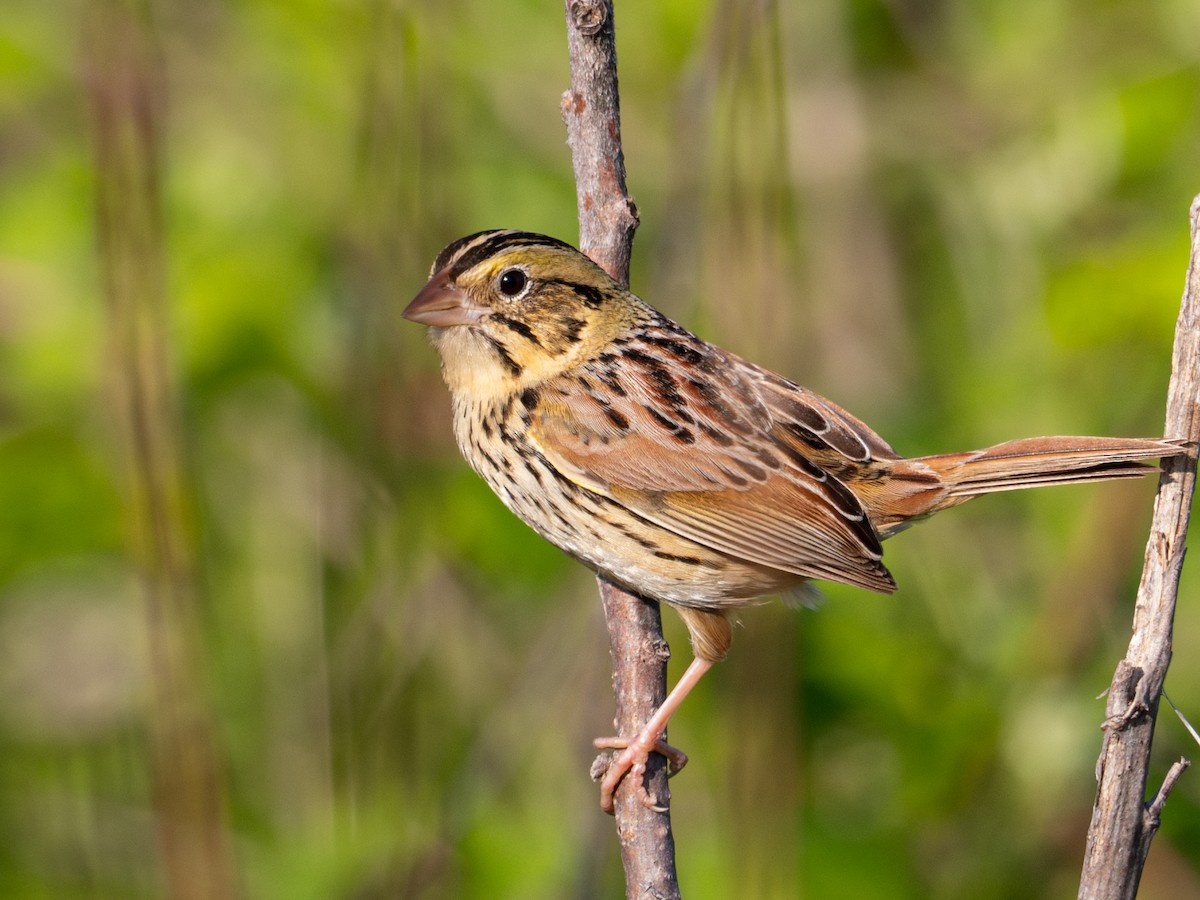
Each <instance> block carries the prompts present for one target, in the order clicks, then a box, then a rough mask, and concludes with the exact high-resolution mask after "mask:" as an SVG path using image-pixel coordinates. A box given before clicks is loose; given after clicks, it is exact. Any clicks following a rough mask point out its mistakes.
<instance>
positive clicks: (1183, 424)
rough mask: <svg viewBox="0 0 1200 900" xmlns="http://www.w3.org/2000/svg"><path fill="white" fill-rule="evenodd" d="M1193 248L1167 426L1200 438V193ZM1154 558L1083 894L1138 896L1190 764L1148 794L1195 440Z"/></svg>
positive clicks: (1182, 460)
mask: <svg viewBox="0 0 1200 900" xmlns="http://www.w3.org/2000/svg"><path fill="white" fill-rule="evenodd" d="M1191 230H1192V252H1191V260H1190V263H1189V265H1188V273H1187V282H1186V284H1185V286H1184V291H1183V300H1182V303H1181V305H1180V310H1179V320H1178V323H1177V324H1176V330H1175V352H1174V359H1173V360H1172V364H1171V383H1170V387H1169V389H1168V394H1167V422H1166V431H1165V434H1166V436H1167V437H1169V438H1175V439H1178V440H1184V441H1188V442H1189V443H1191V444H1192V446H1193V448H1194V446H1195V444H1196V442H1197V441H1200V407H1198V406H1197V391H1200V197H1197V198H1196V199H1195V200H1194V201H1193V202H1192V208H1191ZM1162 470H1163V472H1162V477H1161V479H1160V480H1159V486H1158V495H1157V497H1156V498H1155V502H1154V519H1153V522H1152V523H1151V528H1150V539H1149V542H1148V543H1147V546H1146V561H1145V566H1144V568H1143V570H1142V581H1141V585H1140V586H1139V587H1138V595H1137V604H1136V606H1135V608H1134V615H1133V637H1132V638H1131V639H1130V641H1129V649H1128V651H1127V652H1126V654H1125V658H1124V659H1122V660H1121V661H1120V662H1119V663H1118V664H1117V669H1116V672H1115V673H1114V674H1113V681H1112V686H1111V687H1110V688H1109V691H1108V704H1107V710H1106V719H1105V722H1104V746H1103V749H1102V750H1101V752H1100V759H1099V760H1098V761H1097V763H1096V779H1097V781H1098V782H1099V787H1098V789H1097V793H1096V804H1095V807H1094V808H1093V810H1092V823H1091V827H1090V828H1089V830H1088V840H1087V851H1086V853H1085V856H1084V861H1083V875H1082V877H1081V879H1080V883H1079V897H1080V898H1081V900H1118V898H1120V900H1131V898H1133V897H1134V896H1135V895H1136V894H1137V889H1138V882H1139V881H1140V879H1141V875H1142V867H1143V866H1144V865H1145V862H1146V855H1147V854H1148V853H1149V852H1150V841H1151V839H1152V838H1153V837H1154V834H1155V832H1157V831H1158V824H1159V814H1160V813H1161V811H1162V808H1163V804H1165V803H1166V800H1167V795H1168V794H1169V793H1170V791H1171V788H1172V787H1173V786H1174V784H1175V782H1176V781H1177V780H1178V778H1179V776H1180V775H1182V774H1183V770H1184V769H1185V768H1186V766H1187V762H1186V760H1181V761H1180V762H1177V763H1176V764H1175V765H1174V766H1172V767H1171V770H1170V771H1169V772H1168V774H1167V777H1166V779H1165V780H1164V782H1163V785H1162V787H1161V788H1160V789H1159V791H1158V792H1157V794H1156V796H1155V799H1154V801H1153V803H1152V804H1150V805H1147V803H1146V799H1145V798H1146V783H1147V780H1148V773H1149V768H1150V747H1151V743H1152V741H1153V738H1154V720H1155V716H1156V715H1157V714H1158V700H1159V697H1160V696H1161V693H1162V686H1163V681H1164V679H1165V678H1166V675H1167V666H1168V665H1169V664H1170V661H1171V631H1172V626H1173V622H1174V618H1175V602H1176V595H1177V593H1178V589H1179V574H1180V571H1181V569H1182V568H1183V556H1184V551H1185V549H1186V548H1185V545H1184V539H1185V537H1186V535H1187V526H1188V517H1189V513H1190V511H1191V505H1192V494H1193V492H1194V490H1195V483H1196V456H1195V450H1194V449H1193V452H1192V453H1189V454H1188V455H1187V456H1179V457H1175V458H1174V459H1169V460H1164V461H1163V464H1162Z"/></svg>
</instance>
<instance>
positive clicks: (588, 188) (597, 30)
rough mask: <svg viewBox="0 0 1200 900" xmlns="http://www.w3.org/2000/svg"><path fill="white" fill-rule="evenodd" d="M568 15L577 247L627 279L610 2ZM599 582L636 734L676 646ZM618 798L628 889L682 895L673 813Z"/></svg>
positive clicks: (626, 202)
mask: <svg viewBox="0 0 1200 900" xmlns="http://www.w3.org/2000/svg"><path fill="white" fill-rule="evenodd" d="M566 14H567V45H568V49H569V52H570V59H571V89H570V90H569V91H567V92H566V93H565V94H564V95H563V101H562V113H563V120H564V121H565V122H566V125H567V141H568V143H569V144H570V146H571V156H572V159H573V161H574V166H575V186H576V194H577V199H578V205H579V234H580V242H579V246H580V249H581V250H583V252H584V253H586V254H587V255H588V256H590V257H591V258H592V259H594V260H595V261H596V262H597V263H599V264H600V265H601V266H602V267H603V268H604V269H605V270H606V271H607V272H608V273H609V274H610V275H612V276H613V277H614V278H616V279H617V280H618V281H620V282H622V283H623V284H628V283H629V258H630V253H631V251H632V248H633V234H634V231H635V230H636V228H637V224H638V216H637V208H636V207H635V206H634V204H633V201H632V200H631V199H630V198H629V194H628V192H627V191H626V188H625V158H624V155H623V154H622V152H621V113H620V104H619V100H618V93H617V51H616V39H615V32H614V29H613V4H612V0H566ZM599 586H600V598H601V600H602V602H603V604H604V616H605V621H606V622H607V624H608V631H609V640H610V645H611V649H612V658H613V692H614V695H615V698H616V723H615V724H616V727H617V732H618V733H619V734H622V735H632V734H636V733H637V732H638V731H639V730H640V729H641V727H642V726H643V725H644V724H645V722H646V721H647V720H649V718H650V717H651V716H652V715H653V714H654V711H655V710H656V709H657V708H658V707H659V706H660V705H661V704H662V702H663V699H664V698H665V697H666V688H667V659H668V657H669V656H670V651H669V650H668V648H667V644H666V641H664V640H663V636H662V620H661V617H660V615H659V608H658V604H657V603H654V602H652V601H648V600H644V599H642V598H640V597H637V596H636V595H634V594H630V593H628V592H626V591H624V590H622V589H621V588H619V587H617V586H615V585H613V584H610V583H608V582H607V581H605V580H604V579H603V578H601V579H599ZM645 777H646V781H647V787H648V789H649V791H650V795H651V796H653V797H658V798H666V797H667V796H668V791H667V770H666V764H665V761H664V760H663V759H662V758H661V757H660V756H658V755H657V754H651V756H650V762H649V765H648V767H647V772H646V776H645ZM615 803H616V809H615V815H616V819H617V834H618V837H619V840H620V844H621V861H622V863H623V865H624V867H625V885H626V888H625V890H626V896H627V897H629V898H642V897H654V898H661V900H670V898H678V897H679V884H678V879H677V877H676V873H675V840H674V837H673V835H672V833H671V817H670V813H669V812H656V811H654V810H651V809H647V808H646V807H645V806H643V805H642V803H641V802H640V800H639V799H638V795H637V793H636V791H635V790H634V785H633V784H632V779H630V778H626V779H625V780H624V781H623V782H622V783H621V785H620V786H619V787H618V789H617V793H616V798H615Z"/></svg>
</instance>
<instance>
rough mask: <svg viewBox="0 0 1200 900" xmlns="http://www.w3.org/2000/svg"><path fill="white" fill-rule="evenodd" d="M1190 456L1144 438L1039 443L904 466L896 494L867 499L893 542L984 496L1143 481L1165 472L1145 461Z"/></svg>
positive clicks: (898, 466)
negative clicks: (917, 524)
mask: <svg viewBox="0 0 1200 900" xmlns="http://www.w3.org/2000/svg"><path fill="white" fill-rule="evenodd" d="M1185 452H1187V449H1186V447H1184V446H1182V445H1181V444H1179V443H1176V442H1174V441H1165V440H1152V439H1140V438H1096V437H1039V438H1024V439H1022V440H1017V441H1008V442H1006V443H1003V444H997V445H996V446H995V447H988V448H987V449H986V450H973V451H969V452H967V453H944V454H940V455H938V456H923V457H920V458H918V459H905V460H897V461H896V462H895V463H894V464H893V467H892V470H891V472H890V473H889V474H890V475H891V478H890V479H888V482H890V484H889V489H885V490H881V491H878V492H877V493H876V492H871V493H872V494H873V496H870V497H864V500H866V501H867V507H868V509H869V511H870V514H871V520H872V522H874V524H875V526H876V528H878V529H879V530H880V532H881V534H883V535H884V536H885V537H886V536H888V535H890V534H894V533H895V532H896V531H898V530H900V528H902V527H903V526H904V524H905V523H906V522H908V521H909V520H912V519H917V518H921V517H924V516H928V515H931V514H933V513H935V512H938V511H939V510H943V509H947V508H948V507H951V506H957V505H958V504H960V503H965V502H966V501H967V500H970V499H971V498H972V497H975V496H978V495H980V494H991V493H995V492H997V491H1014V490H1020V489H1023V488H1033V487H1042V486H1044V485H1051V484H1076V483H1081V482H1087V481H1111V480H1114V479H1117V478H1137V477H1139V476H1142V475H1146V474H1149V473H1151V472H1155V471H1158V469H1157V467H1156V466H1150V465H1146V464H1145V463H1143V462H1141V460H1146V459H1161V458H1165V457H1171V456H1178V455H1179V454H1181V453H1185Z"/></svg>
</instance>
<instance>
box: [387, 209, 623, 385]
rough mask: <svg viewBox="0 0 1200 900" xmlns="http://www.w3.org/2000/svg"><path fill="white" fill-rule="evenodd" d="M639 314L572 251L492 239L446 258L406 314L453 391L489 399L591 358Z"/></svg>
mask: <svg viewBox="0 0 1200 900" xmlns="http://www.w3.org/2000/svg"><path fill="white" fill-rule="evenodd" d="M639 306H641V303H640V301H638V300H636V299H635V298H633V297H632V295H630V294H629V293H628V291H626V290H625V289H624V288H622V287H621V286H620V285H619V284H617V283H616V282H615V281H613V279H612V278H610V277H609V276H608V275H607V274H606V273H605V272H604V271H603V270H602V269H600V268H599V267H598V266H597V265H596V264H595V263H593V262H592V261H591V260H589V259H588V258H587V257H585V256H584V255H583V254H581V253H580V252H579V251H577V250H575V249H574V248H573V247H570V246H569V245H567V244H563V243H560V242H558V241H555V240H553V239H552V238H545V237H542V236H541V235H534V234H529V233H527V232H519V231H491V232H481V233H480V234H478V235H472V236H471V237H469V238H463V239H462V240H461V241H456V242H455V243H454V244H451V245H450V246H449V247H447V248H446V249H445V250H443V251H442V253H441V254H440V255H439V256H438V259H437V261H436V262H435V263H434V271H433V274H432V276H431V277H430V279H429V282H428V283H427V284H426V285H425V287H424V288H422V289H421V291H420V292H419V293H418V294H417V296H416V298H414V300H413V301H412V303H410V304H409V305H408V307H407V308H406V309H405V310H404V313H403V314H404V316H405V318H407V319H410V320H412V321H414V322H418V323H421V324H424V325H429V326H430V338H431V339H432V341H433V344H434V346H435V347H436V348H437V350H438V352H439V354H440V355H441V357H442V365H443V371H444V373H445V377H446V382H447V384H449V385H450V388H451V390H453V391H455V392H467V393H469V394H471V395H473V396H477V397H483V396H493V395H496V394H498V393H503V392H507V391H511V390H513V389H514V388H523V387H527V386H531V385H536V384H538V383H540V382H542V381H544V380H545V379H546V378H549V377H553V376H555V375H558V374H560V373H561V372H563V371H565V370H567V369H569V368H571V367H572V366H574V365H577V364H578V363H579V362H581V361H583V360H586V359H587V358H588V355H589V354H590V353H593V352H596V351H597V350H598V349H599V348H600V347H601V346H603V345H604V343H606V342H607V341H608V340H609V339H611V337H612V336H613V335H614V334H616V333H617V332H619V331H620V330H621V328H623V327H628V324H629V323H630V322H631V321H632V320H633V319H634V318H636V309H637V307H639Z"/></svg>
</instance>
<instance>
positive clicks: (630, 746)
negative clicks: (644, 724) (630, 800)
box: [592, 730, 688, 816]
mask: <svg viewBox="0 0 1200 900" xmlns="http://www.w3.org/2000/svg"><path fill="white" fill-rule="evenodd" d="M592 743H593V745H594V746H596V747H597V748H599V749H601V750H620V751H621V752H620V753H618V754H616V755H614V756H613V757H612V758H611V761H610V762H609V764H608V768H607V770H606V771H605V772H604V777H603V778H602V779H601V780H600V808H601V809H602V810H604V811H605V812H606V813H608V814H609V815H610V816H611V815H612V814H613V810H614V805H613V795H614V794H615V793H616V790H617V785H618V784H620V783H621V779H622V778H624V777H625V776H626V775H629V776H630V777H632V778H633V779H634V781H635V784H636V788H635V790H636V791H637V795H638V799H639V800H640V801H641V803H642V805H643V806H645V807H646V808H647V809H652V810H654V811H655V812H666V811H667V808H666V807H665V806H662V805H660V804H659V802H658V801H657V800H656V799H655V798H653V797H651V796H650V792H649V791H648V790H646V780H645V776H646V765H647V763H648V762H649V761H650V753H651V752H654V753H658V754H660V755H662V756H665V757H666V759H667V777H668V778H671V777H673V776H674V775H676V774H677V773H678V772H679V770H680V769H682V768H683V767H684V766H686V765H687V761H688V758H687V754H686V753H684V752H683V751H682V750H680V749H678V748H677V747H672V746H671V745H670V744H668V743H667V742H666V741H664V740H663V739H662V738H660V737H659V736H658V734H657V733H655V732H650V731H647V730H643V731H642V732H640V733H639V734H638V735H637V736H636V737H633V738H623V737H607V738H596V740H594V741H593V742H592Z"/></svg>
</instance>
